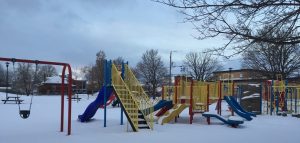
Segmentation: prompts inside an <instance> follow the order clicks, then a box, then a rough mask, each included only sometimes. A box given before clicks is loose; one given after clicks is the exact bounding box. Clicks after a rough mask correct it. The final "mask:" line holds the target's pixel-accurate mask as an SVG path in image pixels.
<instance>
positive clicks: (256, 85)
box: [248, 83, 260, 87]
mask: <svg viewBox="0 0 300 143" xmlns="http://www.w3.org/2000/svg"><path fill="white" fill-rule="evenodd" d="M248 85H250V86H255V87H259V86H260V84H259V83H257V84H254V83H252V84H251V83H250V84H248Z"/></svg>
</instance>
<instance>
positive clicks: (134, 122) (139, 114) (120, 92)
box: [112, 64, 153, 131]
mask: <svg viewBox="0 0 300 143" xmlns="http://www.w3.org/2000/svg"><path fill="white" fill-rule="evenodd" d="M126 76H128V75H126ZM131 77H132V76H131ZM125 81H126V80H125ZM125 81H124V80H123V79H122V77H121V72H119V71H118V69H117V67H116V66H115V65H114V64H112V86H113V88H114V90H115V92H116V96H117V98H118V100H119V101H120V104H121V106H122V108H123V109H124V113H125V115H126V117H127V119H128V122H129V123H130V125H131V127H132V129H133V131H138V130H139V129H141V128H150V129H153V121H152V122H151V120H150V118H149V116H151V114H149V115H148V116H147V114H145V112H146V111H147V112H148V110H144V109H145V108H143V107H146V106H145V105H148V104H144V103H146V102H145V101H144V100H143V99H144V98H143V97H141V96H140V94H139V93H140V92H141V90H133V87H132V86H128V85H127V83H128V80H127V82H125ZM129 84H130V83H129ZM137 89H138V88H137ZM148 99H149V98H148ZM148 102H150V100H149V101H148ZM151 107H152V106H151Z"/></svg>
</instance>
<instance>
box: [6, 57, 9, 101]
mask: <svg viewBox="0 0 300 143" xmlns="http://www.w3.org/2000/svg"><path fill="white" fill-rule="evenodd" d="M8 66H9V62H6V99H7V98H8Z"/></svg>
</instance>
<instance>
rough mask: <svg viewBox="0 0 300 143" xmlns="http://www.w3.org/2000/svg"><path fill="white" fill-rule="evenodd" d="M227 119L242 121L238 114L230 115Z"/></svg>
mask: <svg viewBox="0 0 300 143" xmlns="http://www.w3.org/2000/svg"><path fill="white" fill-rule="evenodd" d="M228 120H231V121H244V119H243V118H241V117H239V116H230V117H229V118H228Z"/></svg>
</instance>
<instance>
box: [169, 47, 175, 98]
mask: <svg viewBox="0 0 300 143" xmlns="http://www.w3.org/2000/svg"><path fill="white" fill-rule="evenodd" d="M173 52H177V51H170V69H169V72H170V75H169V76H170V77H169V78H170V79H169V88H168V89H169V90H168V94H169V99H170V96H171V84H172V65H173V64H172V53H173Z"/></svg>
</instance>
